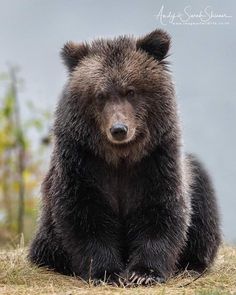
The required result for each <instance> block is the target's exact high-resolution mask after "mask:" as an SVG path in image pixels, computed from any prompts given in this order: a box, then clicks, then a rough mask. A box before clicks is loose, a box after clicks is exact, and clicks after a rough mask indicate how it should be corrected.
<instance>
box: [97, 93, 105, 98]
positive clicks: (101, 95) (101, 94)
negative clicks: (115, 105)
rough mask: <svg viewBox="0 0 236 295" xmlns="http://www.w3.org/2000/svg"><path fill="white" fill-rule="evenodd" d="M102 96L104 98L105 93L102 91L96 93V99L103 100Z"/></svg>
mask: <svg viewBox="0 0 236 295" xmlns="http://www.w3.org/2000/svg"><path fill="white" fill-rule="evenodd" d="M104 98H105V94H104V93H102V92H100V93H98V94H97V99H99V100H103V99H104Z"/></svg>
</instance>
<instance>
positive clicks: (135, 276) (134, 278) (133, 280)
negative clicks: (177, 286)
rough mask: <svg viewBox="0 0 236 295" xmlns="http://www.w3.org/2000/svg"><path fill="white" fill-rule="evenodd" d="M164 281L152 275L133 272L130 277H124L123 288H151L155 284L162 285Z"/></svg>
mask: <svg viewBox="0 0 236 295" xmlns="http://www.w3.org/2000/svg"><path fill="white" fill-rule="evenodd" d="M164 282H165V279H164V278H162V277H159V276H154V275H152V274H149V275H148V274H139V273H136V272H133V273H132V274H131V275H130V276H128V277H126V278H125V279H124V281H123V284H124V285H125V286H141V285H142V286H151V285H155V284H161V283H164Z"/></svg>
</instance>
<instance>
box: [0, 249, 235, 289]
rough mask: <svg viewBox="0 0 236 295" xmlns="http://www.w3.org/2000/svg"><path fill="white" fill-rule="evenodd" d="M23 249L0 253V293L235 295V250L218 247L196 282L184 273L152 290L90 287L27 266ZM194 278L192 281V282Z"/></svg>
mask: <svg viewBox="0 0 236 295" xmlns="http://www.w3.org/2000/svg"><path fill="white" fill-rule="evenodd" d="M25 257H26V249H25V248H21V247H19V248H17V249H16V250H12V251H7V250H2V251H1V250H0V294H1V295H2V294H4V295H8V294H9V295H12V294H20V295H23V294H32V295H34V294H37V295H40V294H61V295H62V294H63V295H73V294H80V295H84V294H91V295H93V294H94V295H95V294H96V295H103V294H104V295H108V294H112V295H123V294H137V295H142V294H143V295H144V294H145V295H149V294H155V295H159V294H174V295H178V294H196V295H209V294H214V295H220V294H236V248H233V247H226V246H224V247H222V248H221V250H220V252H219V255H218V259H217V261H216V263H215V265H214V267H213V268H212V270H211V271H209V272H208V273H206V274H204V275H203V276H201V277H200V278H198V279H196V278H194V277H192V276H190V274H188V273H185V274H183V275H181V276H179V277H177V278H174V279H171V280H169V281H168V282H167V283H166V284H163V285H158V286H155V287H146V288H145V287H139V288H121V287H120V288H118V287H111V286H108V285H105V284H104V285H102V286H99V287H94V286H92V284H91V285H89V284H86V283H84V282H82V281H81V280H79V279H76V278H73V277H66V276H62V275H59V274H56V273H53V272H50V271H47V270H45V269H38V268H36V267H32V266H30V265H29V264H28V263H27V261H26V258H25ZM194 279H195V280H194Z"/></svg>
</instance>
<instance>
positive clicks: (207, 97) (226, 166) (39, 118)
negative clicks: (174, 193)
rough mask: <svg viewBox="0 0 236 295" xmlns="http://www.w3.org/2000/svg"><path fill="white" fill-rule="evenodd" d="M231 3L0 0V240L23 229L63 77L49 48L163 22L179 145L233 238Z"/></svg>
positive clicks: (235, 144) (235, 139) (234, 47)
mask: <svg viewBox="0 0 236 295" xmlns="http://www.w3.org/2000/svg"><path fill="white" fill-rule="evenodd" d="M235 12H236V2H235V1H233V0H232V1H228V0H227V1H174V0H173V1H170V0H169V1H163V2H161V1H156V0H147V1H141V0H126V1H125V0H120V1H114V0H100V1H96V0H70V1H66V0H50V1H46V0H41V1H39V0H11V1H8V0H1V1H0V246H3V245H4V246H6V245H10V246H14V245H15V244H16V243H18V241H19V238H20V237H21V236H22V233H23V235H24V239H25V243H27V242H28V241H29V239H30V238H31V236H32V234H33V232H34V229H35V222H36V218H37V214H38V208H39V199H40V183H41V181H42V179H43V175H44V174H45V172H46V170H47V167H48V162H49V158H50V152H51V149H52V143H51V139H50V128H51V125H52V120H53V111H54V109H55V106H56V103H57V99H58V96H59V95H60V92H61V90H62V87H63V84H64V83H65V81H66V70H65V68H64V66H63V65H62V63H61V60H60V58H59V51H60V48H61V47H62V46H63V44H64V43H65V42H66V41H68V40H73V41H84V40H87V41H90V40H92V39H93V38H96V37H113V36H116V35H120V34H132V35H135V36H139V35H143V34H145V33H148V32H150V31H152V30H153V29H155V28H160V27H161V28H163V29H165V30H167V31H168V32H169V33H170V34H171V35H172V49H171V55H170V57H169V58H168V60H169V61H171V69H172V73H173V78H174V81H175V83H176V90H177V98H178V102H179V106H180V112H181V119H182V125H183V131H184V139H185V142H184V143H185V150H186V151H191V152H194V153H195V154H198V155H199V157H200V158H201V159H202V160H203V161H204V163H205V166H206V167H207V168H208V170H209V171H210V173H211V174H212V177H213V181H214V183H215V188H216V192H217V196H218V199H219V203H220V211H221V216H222V231H223V234H224V240H225V241H227V242H230V243H235V242H236V213H235V212H236V196H235V189H234V185H235V183H236V157H235V151H236V136H235V135H236V132H235V127H236V97H235V93H236V72H235V69H236V58H235V52H236V39H235V36H236V34H235V33H236V23H235Z"/></svg>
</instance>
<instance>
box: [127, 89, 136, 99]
mask: <svg viewBox="0 0 236 295" xmlns="http://www.w3.org/2000/svg"><path fill="white" fill-rule="evenodd" d="M125 95H126V96H128V97H134V96H135V90H134V88H133V87H132V88H129V89H127V90H126V93H125Z"/></svg>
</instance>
